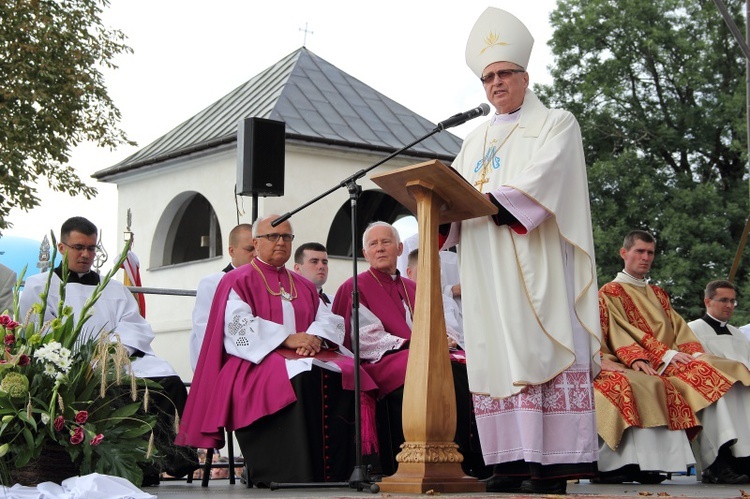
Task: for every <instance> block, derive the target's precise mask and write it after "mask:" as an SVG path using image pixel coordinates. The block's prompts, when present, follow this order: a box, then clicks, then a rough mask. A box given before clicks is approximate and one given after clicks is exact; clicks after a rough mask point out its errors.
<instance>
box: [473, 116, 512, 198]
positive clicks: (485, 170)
mask: <svg viewBox="0 0 750 499" xmlns="http://www.w3.org/2000/svg"><path fill="white" fill-rule="evenodd" d="M519 124H520V123H516V126H514V127H513V129H512V130H511V131H510V133H508V135H506V136H505V138H504V139H503V142H502V143H501V144H500V146H499V147H498V148H497V149H495V152H493V153H492V156H490V157H489V158H487V159H486V160H484V159H483V160H482V174H481V177H480V178H479V180H477V181H476V182H474V185H475V186H476V187H478V188H479V192H482V188H483V187H484V184H486V183H487V182H489V179H488V178H487V176H488V175H489V173H490V168H489V167H490V164H491V163H492V160H493V159H495V156H497V153H498V151H500V149H502V147H503V146H504V145H505V143H506V142H508V139H509V138H510V136H511V135H513V132H515V131H516V128H518V125H519ZM490 126H491V125H488V126H487V129H486V130H485V131H484V144H483V146H482V151H483V154H485V153H486V151H487V134H488V133H489V131H490Z"/></svg>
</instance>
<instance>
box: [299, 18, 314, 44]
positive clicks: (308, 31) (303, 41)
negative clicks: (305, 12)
mask: <svg viewBox="0 0 750 499" xmlns="http://www.w3.org/2000/svg"><path fill="white" fill-rule="evenodd" d="M299 30H300V31H304V32H305V37H304V38H303V39H302V46H303V47H304V46H306V45H307V34H308V33H310V34H311V35H314V34H315V33H313V32H312V31H310V30H308V29H307V23H305V29H302V28H300V29H299Z"/></svg>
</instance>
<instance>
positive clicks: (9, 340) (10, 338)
mask: <svg viewBox="0 0 750 499" xmlns="http://www.w3.org/2000/svg"><path fill="white" fill-rule="evenodd" d="M3 342H4V343H5V345H6V346H11V345H13V344H14V343H15V342H16V335H15V334H6V335H5V338H4V339H3Z"/></svg>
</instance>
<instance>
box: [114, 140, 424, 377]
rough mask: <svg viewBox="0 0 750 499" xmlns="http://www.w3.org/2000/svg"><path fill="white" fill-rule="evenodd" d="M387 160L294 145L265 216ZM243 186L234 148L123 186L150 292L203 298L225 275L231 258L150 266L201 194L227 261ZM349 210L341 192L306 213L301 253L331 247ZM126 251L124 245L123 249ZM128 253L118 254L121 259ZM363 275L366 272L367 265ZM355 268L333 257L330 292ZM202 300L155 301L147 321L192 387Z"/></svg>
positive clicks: (300, 225)
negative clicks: (337, 222)
mask: <svg viewBox="0 0 750 499" xmlns="http://www.w3.org/2000/svg"><path fill="white" fill-rule="evenodd" d="M382 157H383V156H379V155H363V154H360V153H353V152H350V151H346V150H332V149H322V148H317V147H308V146H304V145H297V144H287V148H286V158H285V162H286V166H285V179H284V185H285V189H284V196H282V197H269V198H260V199H259V203H258V211H259V213H260V214H261V215H262V214H272V213H277V214H285V213H287V212H291V211H292V210H294V209H296V208H298V207H299V206H300V205H302V204H304V203H306V202H309V201H311V200H312V199H313V198H315V197H316V196H318V195H320V194H322V193H323V192H325V191H327V190H329V189H332V188H333V187H335V186H336V185H337V184H338V183H339V182H341V181H342V180H343V179H345V178H347V177H348V176H350V175H352V174H354V173H355V172H357V171H359V170H361V169H364V168H367V167H369V166H370V165H372V164H374V163H376V162H377V161H379V160H380V159H381V158H382ZM416 162H418V161H411V160H408V159H399V160H392V161H390V162H388V163H386V164H385V165H382V166H380V167H378V168H376V169H375V170H373V171H372V172H371V174H375V173H385V172H387V171H389V170H393V169H396V168H399V167H402V166H406V165H409V164H413V163H416ZM369 176H370V174H368V175H367V177H365V178H364V179H361V180H359V181H358V183H359V185H360V186H362V189H363V190H371V189H377V188H378V187H377V186H376V185H375V184H374V183H373V182H372V181H371V180H369ZM235 181H236V151H235V149H234V148H229V149H225V150H223V151H218V152H214V153H212V154H207V155H202V156H193V157H188V158H184V159H180V160H179V161H170V162H168V163H165V165H164V166H163V167H161V168H159V169H157V170H153V171H150V172H145V173H144V172H135V173H133V174H130V175H128V176H127V177H125V178H121V179H118V181H117V184H118V231H119V232H120V233H122V232H123V231H125V228H126V213H127V210H128V208H130V210H131V212H132V225H131V230H132V232H133V233H134V246H133V250H134V251H135V253H136V254H137V255H138V258H139V259H140V262H141V277H142V281H143V285H144V286H146V287H155V288H171V289H190V290H195V288H196V287H197V285H198V281H200V279H201V278H202V277H203V276H205V275H207V274H210V273H213V272H218V271H220V270H221V269H222V268H224V267H225V266H226V265H227V263H228V262H229V258H228V257H226V256H222V257H221V258H218V257H217V258H213V259H209V260H202V261H199V262H189V263H184V264H179V265H173V266H168V267H161V268H155V267H153V265H152V262H151V261H150V254H151V242H152V241H153V240H154V239H155V238H158V237H163V234H162V235H160V234H157V233H156V231H157V224H158V222H159V220H160V218H161V216H162V214H163V213H164V211H165V209H166V208H167V206H168V205H169V203H170V202H171V201H172V200H173V199H174V198H175V197H176V196H178V195H180V194H183V193H185V192H187V191H195V192H199V193H200V194H202V195H203V196H205V197H206V199H208V201H209V202H210V203H211V205H212V206H213V208H214V210H215V211H216V214H217V216H218V219H219V224H220V226H221V236H222V241H223V250H224V253H225V254H226V250H227V242H226V240H227V236H228V235H229V231H231V229H232V228H233V227H234V226H235V225H237V223H238V215H237V212H236V209H235V197H234V195H233V193H234V188H235V187H234V186H235ZM237 202H238V204H239V208H240V210H242V211H243V213H241V214H240V215H239V223H251V222H252V217H253V214H252V212H251V211H252V201H251V198H249V197H240V198H237ZM342 206H345V207H346V209H348V207H349V193H348V191H347V190H346V188H343V187H342V188H339V189H337V190H336V191H335V192H333V193H331V194H330V195H328V196H327V197H325V198H323V199H322V200H320V201H318V202H317V203H315V204H313V205H311V206H309V207H307V208H306V209H304V210H302V211H300V212H299V213H297V214H296V215H294V216H293V217H292V218H290V222H291V223H292V226H293V228H294V233H295V235H296V237H295V245H297V244H302V243H304V242H308V241H318V242H321V243H323V244H325V243H326V240H327V238H328V231H329V228H330V226H331V223H332V221H333V217H334V216H335V214H336V212H337V211H338V210H339V208H341V207H342ZM120 244H122V242H121V243H120ZM121 250H122V246H120V247H119V248H118V252H119V251H121ZM290 265H291V263H290ZM358 265H359V269H360V271H362V270H364V269H365V268H366V264H365V263H364V262H363V261H360V262H359V264H358ZM351 274H352V265H351V260H349V259H346V258H337V257H333V258H331V259H330V272H329V279H328V283H327V284H326V286H325V289H326V291H327V292H328V293H329V294H330V295H333V294H334V293H335V291H336V289H337V288H338V286H339V285H340V284H341V283H342V282H343V281H344V280H346V279H347V278H349V277H351ZM194 302H195V300H194V298H193V297H180V296H161V295H148V296H147V298H146V311H147V319H148V320H149V322H151V324H152V326H153V328H154V331H155V333H156V339H155V341H154V343H153V347H154V350H155V351H156V352H157V354H158V355H160V356H162V357H164V358H165V359H167V360H168V361H169V362H170V363H171V364H172V365H173V366H174V368H175V369H176V370H177V372H178V374H180V376H181V377H182V378H183V379H185V380H190V379H192V370H191V369H190V360H189V355H188V334H189V331H190V327H191V314H192V309H193V304H194Z"/></svg>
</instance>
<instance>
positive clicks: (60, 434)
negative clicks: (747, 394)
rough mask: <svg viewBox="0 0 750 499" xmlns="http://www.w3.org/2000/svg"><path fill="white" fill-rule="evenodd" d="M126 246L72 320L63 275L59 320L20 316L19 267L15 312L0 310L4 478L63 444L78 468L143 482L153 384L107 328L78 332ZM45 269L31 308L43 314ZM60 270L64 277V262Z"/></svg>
mask: <svg viewBox="0 0 750 499" xmlns="http://www.w3.org/2000/svg"><path fill="white" fill-rule="evenodd" d="M52 246H53V248H54V247H55V244H54V236H53V245H52ZM127 246H129V245H126V248H125V250H124V251H123V253H122V255H121V256H120V258H119V261H118V262H116V264H115V265H114V266H113V269H112V270H111V271H110V272H109V273H108V274H107V275H106V276H104V277H103V278H102V279H101V282H100V284H99V285H98V286H97V288H96V289H95V291H94V293H93V294H92V296H91V298H90V299H89V300H88V302H86V304H85V305H84V307H83V310H82V311H81V313H80V315H79V319H78V320H77V321H76V319H75V317H74V314H73V311H72V310H71V308H70V307H69V306H66V305H65V303H64V296H65V295H64V286H65V284H66V281H67V278H65V279H63V282H62V285H61V295H60V296H61V301H60V304H59V308H58V311H57V312H58V313H57V318H55V319H54V320H51V321H47V322H44V321H43V319H40V320H39V321H33V322H26V323H25V322H24V320H23V319H22V318H19V317H18V296H19V288H20V284H21V282H22V280H23V274H24V273H22V274H21V276H20V277H19V279H18V282H17V283H16V286H15V289H14V305H13V311H12V315H8V314H6V315H0V334H2V337H3V343H4V346H5V351H4V353H3V356H2V358H1V359H0V479H2V483H4V484H9V483H11V482H14V481H17V480H15V479H14V478H13V477H14V473H16V472H18V471H19V470H23V469H24V468H25V467H27V466H29V465H30V464H33V463H35V462H37V461H40V457H41V460H43V459H44V457H43V455H44V453H45V451H46V450H48V449H50V448H58V449H59V448H62V449H64V450H65V451H67V453H68V454H69V456H70V459H71V461H72V463H73V464H74V466H75V467H76V468H77V469H78V472H79V473H80V474H88V473H93V472H97V473H103V474H110V475H117V476H121V477H124V478H126V479H128V480H130V481H131V482H133V483H134V484H136V485H140V484H141V482H142V479H143V473H142V471H141V469H140V467H139V463H143V462H147V461H151V460H152V459H153V456H152V454H153V428H154V424H155V421H154V416H151V415H147V414H146V413H145V410H147V404H148V391H149V383H153V382H150V381H146V380H143V379H141V378H137V377H135V376H133V375H131V374H130V372H131V371H130V369H129V367H130V359H129V357H128V353H127V350H126V348H125V347H124V346H123V345H122V344H121V343H120V342H119V340H118V339H117V337H116V335H114V341H113V337H112V336H111V335H110V334H99V335H81V330H82V329H81V328H82V326H83V325H84V323H85V322H86V320H87V319H88V318H89V317H90V315H91V309H92V307H93V306H94V304H95V303H96V301H97V299H98V298H99V296H100V295H101V293H102V291H103V289H104V287H105V286H106V285H107V284H108V283H109V281H110V280H111V279H112V277H113V276H114V274H115V273H116V272H117V270H118V269H119V268H120V265H121V264H122V262H123V260H124V259H125V258H126V256H127V250H128V247H127ZM54 259H55V254H54V252H53V255H52V261H54ZM63 260H65V259H63ZM49 272H50V274H49V275H48V278H47V286H46V288H45V290H44V292H43V293H42V295H41V296H40V301H39V302H38V303H37V304H35V305H34V309H33V311H34V312H38V313H39V315H38V316H39V317H41V318H43V317H44V311H45V308H46V306H47V303H46V302H47V296H48V291H49V286H50V282H51V276H52V272H53V269H50V271H49ZM63 276H67V264H66V262H65V261H63ZM102 333H104V332H102ZM44 479H46V478H44Z"/></svg>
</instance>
